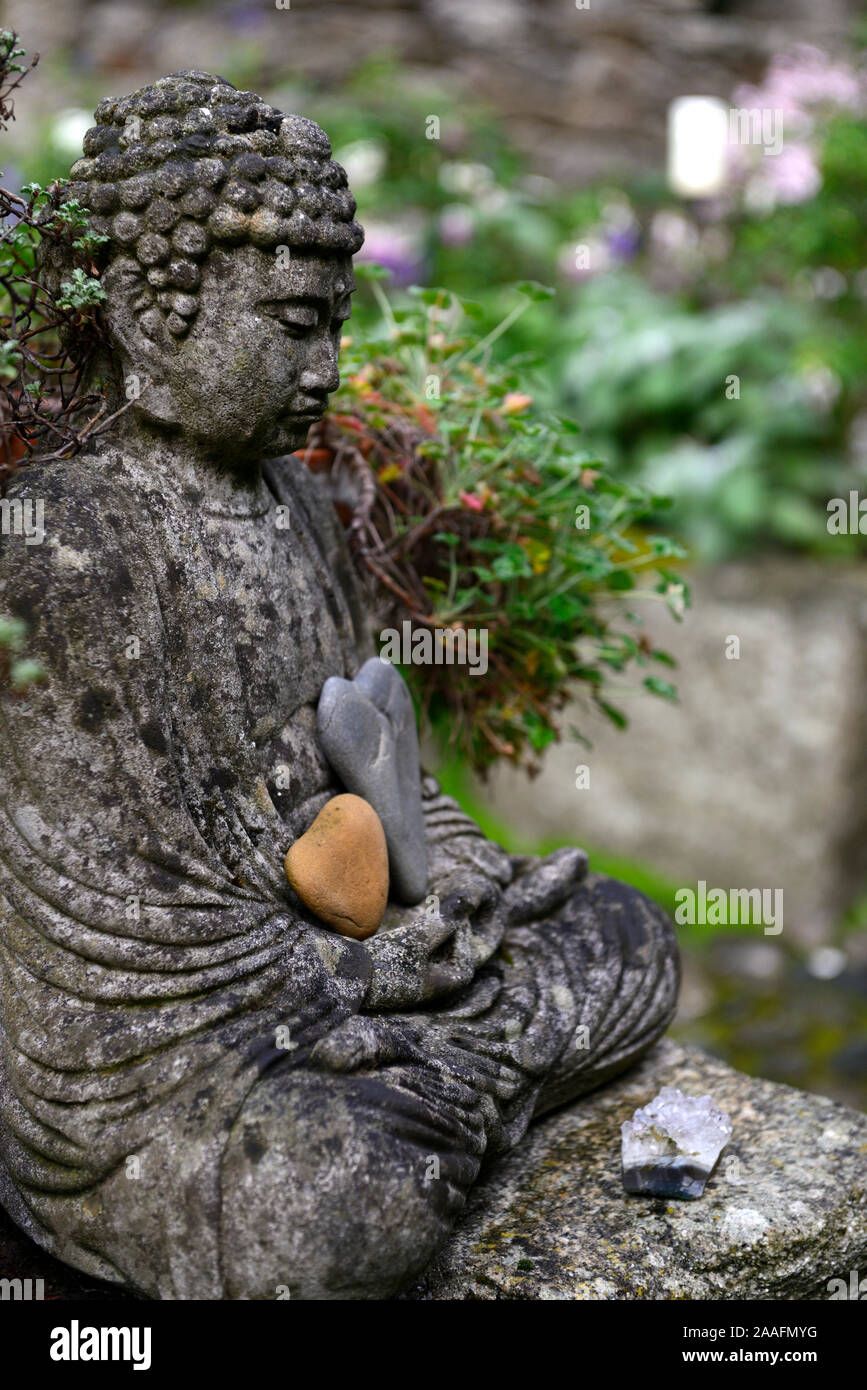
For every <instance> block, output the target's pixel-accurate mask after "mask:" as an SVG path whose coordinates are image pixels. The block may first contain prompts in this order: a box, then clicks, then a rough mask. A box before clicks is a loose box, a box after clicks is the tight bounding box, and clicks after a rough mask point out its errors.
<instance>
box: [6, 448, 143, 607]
mask: <svg viewBox="0 0 867 1390" xmlns="http://www.w3.org/2000/svg"><path fill="white" fill-rule="evenodd" d="M0 520H2V527H0V560H2V569H3V572H4V576H5V577H6V578H7V579H8V578H9V577H11V576H14V575H20V574H22V573H23V572H25V571H26V573H27V574H28V575H29V576H30V580H31V582H32V583H36V582H37V581H38V578H39V576H40V574H42V575H43V577H44V580H45V582H46V583H49V582H50V583H52V584H56V583H58V582H59V581H60V579H62V578H64V577H65V578H66V580H67V582H69V583H72V584H73V585H81V584H86V585H87V587H90V586H91V585H92V584H94V583H97V584H98V583H99V579H100V576H101V575H105V576H107V577H109V578H110V577H111V576H112V575H114V573H115V571H116V569H117V562H118V557H120V556H122V555H123V554H124V552H126V551H128V549H129V547H130V543H131V538H132V536H133V535H134V534H135V531H136V529H137V527H138V524H139V523H138V519H137V517H136V505H135V498H134V495H133V494H132V493H131V491H130V489H129V486H128V482H127V480H126V479H124V477H123V474H122V470H119V469H118V467H117V464H116V460H115V459H114V458H113V456H111V455H109V454H102V453H98V454H97V453H93V454H86V455H85V454H82V455H79V456H77V457H75V458H72V459H68V460H61V461H52V462H50V463H44V462H41V461H39V460H36V461H35V462H33V463H32V464H28V465H27V466H26V467H24V468H19V469H18V470H17V471H16V473H15V474H14V476H13V478H12V479H11V481H10V484H9V487H8V488H7V491H6V496H5V498H4V499H3V502H2V518H0Z"/></svg>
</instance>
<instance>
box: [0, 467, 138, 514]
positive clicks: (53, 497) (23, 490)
mask: <svg viewBox="0 0 867 1390" xmlns="http://www.w3.org/2000/svg"><path fill="white" fill-rule="evenodd" d="M128 493H129V480H128V479H127V477H126V475H125V470H124V468H123V466H122V460H121V459H120V457H119V456H118V455H116V454H114V453H109V452H100V453H87V454H77V455H75V456H74V457H73V458H70V459H52V460H51V461H50V462H43V461H42V460H41V459H38V458H37V459H35V460H34V461H33V462H32V463H29V464H28V465H27V466H26V467H23V468H21V467H19V468H18V469H17V471H16V472H15V473H14V474H13V475H12V479H11V481H10V483H9V487H8V489H7V496H8V497H10V498H12V499H16V498H19V499H21V500H22V501H24V500H30V501H32V502H33V503H34V504H35V503H36V502H39V501H42V502H43V504H45V505H46V506H47V505H48V503H49V501H51V502H54V503H62V504H63V505H64V506H67V507H69V508H70V509H71V511H70V513H69V515H70V516H72V515H76V514H78V513H79V512H80V511H84V512H93V511H94V509H96V508H98V507H102V506H104V504H105V502H106V501H108V500H109V499H111V500H114V499H116V500H117V501H118V502H119V503H121V504H123V502H125V501H127V495H128ZM61 519H62V518H61V514H60V513H58V515H57V517H56V520H58V521H60V520H61Z"/></svg>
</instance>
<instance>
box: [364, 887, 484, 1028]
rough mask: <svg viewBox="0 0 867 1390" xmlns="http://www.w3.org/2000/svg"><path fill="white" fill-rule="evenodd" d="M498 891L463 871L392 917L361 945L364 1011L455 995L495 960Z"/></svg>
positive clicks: (406, 1006)
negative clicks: (365, 964) (365, 959)
mask: <svg viewBox="0 0 867 1390" xmlns="http://www.w3.org/2000/svg"><path fill="white" fill-rule="evenodd" d="M501 900H502V890H501V888H500V886H499V885H498V884H497V883H496V882H495V881H494V880H492V879H491V878H489V877H488V876H487V875H486V874H484V873H481V872H480V871H479V870H477V869H475V868H471V867H467V866H464V865H461V866H459V867H456V868H455V869H454V870H453V871H452V873H451V874H450V875H449V876H448V877H446V878H444V879H443V880H441V881H438V882H436V883H435V884H434V885H432V887H431V892H430V893H429V894H428V896H427V898H426V899H425V901H424V902H422V903H420V904H419V905H418V907H415V908H404V909H403V910H401V911H400V912H399V913H396V914H395V916H396V920H397V925H392V924H391V923H390V922H389V920H388V917H389V916H390V915H391V913H389V914H387V917H386V921H385V922H384V923H383V926H382V927H381V928H380V930H379V932H378V933H377V934H376V936H373V937H369V938H368V939H367V941H365V943H364V945H365V948H366V950H367V952H368V955H369V957H370V960H371V962H372V967H373V969H372V974H371V978H370V983H369V985H368V988H367V993H366V995H365V999H364V1005H363V1007H364V1009H365V1010H376V1009H389V1010H392V1009H407V1008H412V1007H414V1006H416V1005H418V1004H424V1003H427V1002H429V1001H430V1000H434V999H440V998H443V997H444V996H448V995H450V994H453V993H455V992H456V991H457V990H459V989H462V988H463V987H464V986H465V985H467V984H469V983H470V981H471V980H472V979H473V977H474V975H475V974H476V971H477V970H478V969H479V968H480V966H482V965H483V964H484V963H485V961H486V960H488V959H489V958H490V956H492V955H493V953H494V951H495V950H496V949H497V947H498V946H499V944H500V942H501V940H502V938H503V933H504V931H505V928H506V919H505V916H504V914H503V912H502V910H501Z"/></svg>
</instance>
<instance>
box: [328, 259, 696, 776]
mask: <svg viewBox="0 0 867 1390" xmlns="http://www.w3.org/2000/svg"><path fill="white" fill-rule="evenodd" d="M374 283H375V284H376V279H375V277H374ZM517 291H518V293H517V295H516V303H515V305H514V307H513V309H512V310H511V312H510V313H509V314H508V315H507V316H506V318H505V319H504V320H503V321H502V322H501V323H500V324H499V325H498V326H497V327H496V328H494V329H493V330H491V331H490V332H488V333H486V334H484V336H482V337H480V338H477V337H475V336H474V335H473V334H472V332H471V328H472V319H473V315H474V314H475V313H476V308H475V306H474V305H473V304H472V303H471V302H467V301H461V300H459V299H458V298H457V296H455V295H453V294H451V293H450V292H449V291H448V290H443V289H418V290H416V291H415V292H414V298H413V300H412V302H411V304H410V307H407V308H401V309H394V308H393V307H392V305H391V303H390V302H389V300H388V299H387V297H386V296H385V294H384V293H383V292H382V289H381V287H380V286H379V285H378V284H377V285H376V292H377V295H378V298H379V302H380V307H381V310H382V314H383V325H384V328H385V336H384V337H381V338H379V339H376V338H373V339H365V340H364V341H360V340H353V339H349V340H347V341H345V342H344V345H343V356H342V362H343V373H344V381H343V385H342V387H341V389H340V391H339V392H338V393H337V395H336V396H335V397H334V398H333V401H332V405H331V409H330V411H329V414H328V415H327V416H326V418H325V420H324V421H323V422H322V424H321V425H319V426H316V427H315V428H314V430H313V431H312V432H311V436H310V439H309V442H308V446H307V448H306V449H305V450H304V451H302V457H304V458H305V459H306V461H307V462H308V464H309V465H310V466H311V467H313V468H314V469H319V470H323V471H325V472H327V474H328V476H329V479H330V484H331V488H332V494H333V496H334V498H335V501H336V504H337V506H338V510H339V511H340V513H341V515H342V517H343V520H344V521H345V523H346V525H347V533H348V536H349V541H350V545H351V548H352V551H353V554H354V556H355V559H356V563H357V565H358V568H359V571H360V573H361V574H362V576H363V578H364V580H365V583H366V585H367V587H368V590H369V592H370V596H371V599H372V602H373V605H374V610H375V612H376V615H377V621H378V623H379V625H380V633H381V635H382V634H384V633H385V632H386V630H388V629H392V630H397V631H398V632H400V631H401V630H402V625H403V624H404V623H409V624H411V625H412V628H413V629H416V628H418V627H427V628H428V629H432V630H434V631H436V630H437V629H439V630H440V631H442V632H451V633H459V632H464V633H471V632H477V633H484V634H486V640H487V651H488V665H487V670H486V671H485V672H484V673H482V672H481V670H480V669H478V668H477V669H475V670H474V669H473V666H472V665H471V664H470V663H469V662H464V663H463V664H455V663H449V662H448V661H447V660H445V661H443V662H442V663H440V664H433V663H431V664H424V665H415V664H410V665H408V666H406V667H405V669H404V674H405V676H406V677H407V679H408V680H409V682H410V685H411V688H412V689H413V691H414V694H415V696H416V699H417V702H418V705H419V707H420V709H421V710H422V712H423V713H424V714H425V715H426V716H427V717H428V719H429V720H430V722H431V723H432V725H433V726H434V728H435V730H437V731H438V732H439V733H440V734H442V735H444V736H445V737H446V739H447V740H448V742H449V743H450V744H452V745H453V746H455V747H456V748H457V750H458V751H459V752H460V754H461V755H462V756H463V757H464V758H466V759H467V761H468V762H469V763H470V764H471V765H472V766H473V767H474V768H475V769H477V770H479V771H482V772H484V770H485V769H486V768H488V767H489V766H490V764H491V763H492V762H493V761H494V760H496V759H498V758H508V759H511V760H512V761H514V762H516V763H518V764H520V765H522V766H523V767H525V768H526V769H527V770H528V771H530V772H531V773H532V772H534V771H535V770H537V768H538V755H539V753H540V752H541V751H542V749H544V748H545V746H546V745H547V744H549V743H550V742H552V741H553V740H554V739H556V738H557V737H559V735H560V732H561V720H560V716H561V714H562V711H563V710H564V708H565V706H566V705H567V703H568V702H569V701H570V700H571V698H572V697H573V695H574V694H575V693H576V692H583V693H584V694H585V696H587V697H589V700H590V701H591V702H592V704H594V705H595V706H596V707H597V708H598V709H599V710H601V711H602V712H603V713H604V714H605V715H607V716H608V718H610V719H611V720H613V721H614V722H615V723H616V724H618V725H621V726H623V725H625V724H626V718H625V716H624V714H623V713H622V711H621V709H620V708H619V705H618V704H616V703H614V701H615V700H616V698H617V694H616V692H617V690H618V688H619V685H620V684H622V683H619V682H618V678H619V677H621V676H624V675H625V674H626V673H627V672H628V671H629V670H631V668H632V667H638V668H642V669H643V670H647V668H651V667H653V666H654V665H658V664H661V665H663V666H666V667H668V666H671V665H673V662H672V660H671V658H670V657H669V656H668V655H667V654H666V653H665V652H663V651H659V650H658V649H656V648H655V647H654V646H653V645H652V643H650V642H649V641H648V639H647V637H646V636H645V634H644V633H643V631H642V619H641V616H640V611H639V610H640V609H641V608H642V606H643V604H644V603H646V602H647V601H650V600H653V599H655V600H656V601H661V602H665V603H667V604H668V606H669V608H670V609H671V611H672V613H673V614H674V616H675V617H678V618H679V617H680V616H681V615H682V612H683V609H684V607H685V605H686V604H687V603H688V590H687V587H686V585H685V583H684V580H683V578H682V576H681V574H680V573H679V571H678V569H677V562H678V561H679V560H680V559H682V558H683V556H684V554H685V552H684V551H683V550H682V549H681V548H680V547H679V546H678V545H677V543H676V542H675V541H673V540H671V539H670V538H669V537H668V536H664V535H646V534H645V533H644V532H643V531H642V530H641V529H640V524H641V521H642V519H643V518H644V517H645V516H646V515H648V514H649V513H650V512H651V510H653V511H656V510H658V509H659V508H660V507H661V506H662V505H663V504H664V499H662V498H659V497H651V496H650V495H649V494H648V493H647V492H646V491H645V490H644V489H642V488H640V487H638V486H636V485H634V484H632V483H628V482H623V481H621V480H619V479H617V478H614V477H612V476H611V474H610V473H609V472H608V470H607V469H606V467H605V465H604V464H603V463H602V462H601V461H600V460H599V459H598V458H597V457H596V456H595V455H594V454H593V453H592V452H591V451H589V450H587V449H586V448H584V447H582V443H581V440H580V437H579V429H578V426H577V425H576V424H575V423H574V422H573V421H571V420H569V419H566V418H564V417H563V416H555V415H552V416H546V415H545V414H544V413H543V412H541V411H539V410H537V409H536V408H535V405H534V402H533V399H532V397H531V396H530V395H529V394H527V392H526V382H527V380H528V366H529V364H528V362H527V360H526V358H524V357H517V358H513V359H510V360H507V361H505V362H503V361H501V360H496V359H495V358H494V356H493V354H492V349H493V347H494V344H495V342H496V341H497V340H499V339H501V338H502V337H503V336H504V335H505V334H506V333H507V331H508V329H509V328H510V327H511V324H512V323H514V322H515V321H516V319H517V318H518V317H519V315H520V314H521V313H523V312H524V311H525V310H526V309H527V308H528V307H529V306H530V305H531V304H533V303H534V302H537V301H540V300H542V299H545V298H547V297H548V296H549V295H550V294H551V293H552V292H551V291H549V290H546V289H543V288H542V287H541V286H538V285H535V284H534V283H523V284H521V285H519V286H518V287H517ZM382 640H384V638H382ZM641 684H642V685H643V686H644V688H645V689H646V690H648V691H650V692H652V693H653V694H656V695H658V696H662V697H664V698H667V699H674V698H675V690H674V687H673V686H672V685H671V683H670V682H669V681H668V680H667V679H664V678H663V677H661V676H660V675H658V674H654V673H653V672H652V670H647V674H644V675H643V676H642V679H641ZM572 733H573V735H575V736H578V737H582V734H581V731H578V730H575V729H573V730H572ZM585 741H586V740H585Z"/></svg>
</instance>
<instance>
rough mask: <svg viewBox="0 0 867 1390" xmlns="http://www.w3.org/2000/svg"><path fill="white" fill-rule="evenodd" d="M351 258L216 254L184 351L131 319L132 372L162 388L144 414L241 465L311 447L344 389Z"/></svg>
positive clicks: (150, 394)
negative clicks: (335, 395) (341, 365)
mask: <svg viewBox="0 0 867 1390" xmlns="http://www.w3.org/2000/svg"><path fill="white" fill-rule="evenodd" d="M354 287H355V286H354V281H353V278H352V264H351V260H350V258H349V257H348V256H345V255H329V254H327V253H324V252H319V251H315V250H313V251H295V250H287V249H286V248H283V249H282V250H281V249H280V248H278V249H277V250H276V251H275V250H267V251H266V250H261V249H259V248H258V247H255V246H250V245H243V246H239V247H234V248H231V249H228V248H227V249H225V250H223V249H215V250H214V251H212V253H211V255H210V256H209V257H208V259H207V261H206V263H205V265H204V266H203V273H202V281H201V285H200V288H199V290H198V293H197V299H198V305H199V308H198V313H197V314H196V317H195V318H194V320H193V322H192V324H191V326H190V329H189V331H188V333H187V334H186V335H185V336H184V337H183V338H182V339H181V340H180V341H177V340H173V339H171V338H170V336H169V335H168V334H160V333H159V332H157V333H154V331H153V328H152V327H148V326H147V320H145V325H146V326H145V328H144V329H143V328H142V327H141V319H140V318H138V319H137V321H136V322H135V323H134V322H133V316H132V315H131V314H127V315H126V316H125V317H126V332H125V334H124V338H125V349H126V350H125V352H124V357H125V358H126V359H127V361H126V363H125V367H126V370H135V369H136V362H135V358H136V352H135V351H134V350H133V351H132V352H130V350H129V346H128V345H129V343H130V341H132V342H133V343H135V341H136V339H138V341H139V342H140V345H141V346H142V349H143V355H144V359H145V360H144V363H143V367H142V368H141V369H140V370H143V371H144V373H145V374H146V376H148V377H150V378H151V379H152V380H153V381H154V387H153V389H149V390H148V391H145V392H144V394H143V395H142V397H141V399H140V401H139V403H138V406H137V408H138V409H139V410H140V411H141V412H142V414H144V416H145V417H149V418H150V419H151V420H152V421H155V422H157V423H159V424H162V425H164V426H167V427H168V428H169V429H170V430H171V431H172V432H173V433H176V434H180V435H182V436H184V437H185V439H186V440H187V441H188V442H190V443H191V444H193V445H194V446H195V447H196V448H197V449H199V450H203V451H204V452H206V453H208V454H209V455H211V456H213V457H214V458H217V459H224V460H226V461H227V462H229V463H231V464H233V465H235V466H237V465H238V464H239V463H241V464H242V463H243V462H244V461H246V460H248V459H253V458H262V457H271V456H274V455H277V454H281V453H286V452H289V451H291V450H294V449H298V448H300V447H301V445H303V443H304V441H305V439H306V437H307V431H308V429H309V428H310V425H311V424H312V423H313V422H314V421H315V420H318V419H320V418H321V416H322V414H323V411H324V410H325V407H326V403H327V400H328V395H329V393H330V392H332V391H334V390H336V388H337V386H338V385H339V382H340V378H339V376H338V371H337V353H338V349H339V346H340V336H341V332H342V327H343V324H344V322H345V320H346V319H347V318H348V317H349V312H350V295H351V293H352V291H353V289H354Z"/></svg>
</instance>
